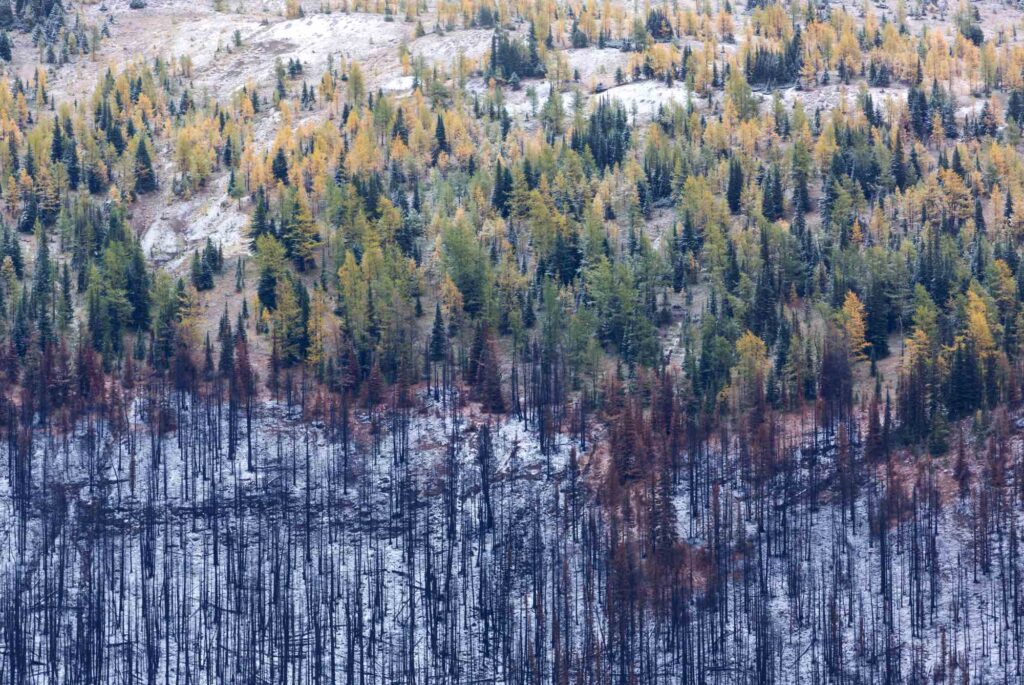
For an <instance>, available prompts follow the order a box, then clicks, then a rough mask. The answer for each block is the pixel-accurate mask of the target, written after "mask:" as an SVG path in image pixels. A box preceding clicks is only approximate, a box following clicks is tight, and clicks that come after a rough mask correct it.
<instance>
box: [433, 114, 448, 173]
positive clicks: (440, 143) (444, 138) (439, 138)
mask: <svg viewBox="0 0 1024 685" xmlns="http://www.w3.org/2000/svg"><path fill="white" fill-rule="evenodd" d="M448 152H449V148H448V134H447V133H446V132H445V129H444V118H442V116H441V114H440V113H438V115H437V125H436V126H435V127H434V156H433V160H434V164H437V160H438V158H440V156H441V153H448Z"/></svg>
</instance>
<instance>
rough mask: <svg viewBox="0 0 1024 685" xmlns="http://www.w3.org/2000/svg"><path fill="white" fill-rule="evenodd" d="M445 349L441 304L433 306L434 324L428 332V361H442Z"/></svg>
mask: <svg viewBox="0 0 1024 685" xmlns="http://www.w3.org/2000/svg"><path fill="white" fill-rule="evenodd" d="M446 348H447V337H446V334H445V326H444V317H442V316H441V303H440V302H437V303H436V304H435V305H434V324H433V326H432V328H431V330H430V359H431V361H435V362H439V361H441V360H443V359H444V356H445V350H446Z"/></svg>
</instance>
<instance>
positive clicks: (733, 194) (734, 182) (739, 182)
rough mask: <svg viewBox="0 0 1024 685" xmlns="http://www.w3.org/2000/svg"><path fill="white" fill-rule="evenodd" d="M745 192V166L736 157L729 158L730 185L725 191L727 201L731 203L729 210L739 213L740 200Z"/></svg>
mask: <svg viewBox="0 0 1024 685" xmlns="http://www.w3.org/2000/svg"><path fill="white" fill-rule="evenodd" d="M742 194H743V167H741V166H740V163H739V160H738V159H736V158H735V157H732V158H730V159H729V186H728V188H727V189H726V191H725V198H726V201H727V202H728V203H729V211H730V212H732V213H733V214H739V211H740V202H741V197H742Z"/></svg>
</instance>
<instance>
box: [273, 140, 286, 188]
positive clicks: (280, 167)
mask: <svg viewBox="0 0 1024 685" xmlns="http://www.w3.org/2000/svg"><path fill="white" fill-rule="evenodd" d="M270 170H271V173H273V174H274V178H275V179H277V180H278V181H280V182H281V183H283V184H285V185H288V158H287V157H286V156H285V153H284V148H283V147H278V148H277V152H276V153H274V161H273V162H271V165H270Z"/></svg>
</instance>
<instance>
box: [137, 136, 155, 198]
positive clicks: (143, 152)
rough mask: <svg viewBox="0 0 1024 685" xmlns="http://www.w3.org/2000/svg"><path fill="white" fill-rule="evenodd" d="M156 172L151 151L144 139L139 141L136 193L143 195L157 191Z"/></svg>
mask: <svg viewBox="0 0 1024 685" xmlns="http://www.w3.org/2000/svg"><path fill="white" fill-rule="evenodd" d="M156 188H157V185H156V172H155V171H154V170H153V160H152V159H150V156H149V149H148V146H147V145H146V141H145V140H144V139H141V138H140V139H139V145H138V147H137V148H136V150H135V192H136V193H138V194H140V195H142V194H144V193H149V192H152V191H154V190H156Z"/></svg>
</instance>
